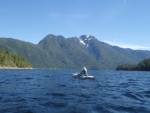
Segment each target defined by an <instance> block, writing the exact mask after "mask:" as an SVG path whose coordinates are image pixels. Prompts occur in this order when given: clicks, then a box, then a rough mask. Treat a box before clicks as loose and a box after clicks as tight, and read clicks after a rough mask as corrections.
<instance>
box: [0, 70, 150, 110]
mask: <svg viewBox="0 0 150 113" xmlns="http://www.w3.org/2000/svg"><path fill="white" fill-rule="evenodd" d="M75 72H79V70H34V69H33V70H7V69H6V70H0V113H150V72H138V71H97V70H89V71H88V73H89V75H93V76H95V80H91V79H82V78H74V77H72V73H75Z"/></svg>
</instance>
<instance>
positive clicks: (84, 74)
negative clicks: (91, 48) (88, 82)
mask: <svg viewBox="0 0 150 113" xmlns="http://www.w3.org/2000/svg"><path fill="white" fill-rule="evenodd" d="M80 74H81V75H83V76H88V73H87V69H86V67H84V68H83V69H82V71H81V73H80Z"/></svg>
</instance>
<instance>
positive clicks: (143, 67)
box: [116, 58, 150, 71]
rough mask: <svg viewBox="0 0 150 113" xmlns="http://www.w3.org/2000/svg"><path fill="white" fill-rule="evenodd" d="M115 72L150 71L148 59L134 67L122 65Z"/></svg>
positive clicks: (149, 60)
mask: <svg viewBox="0 0 150 113" xmlns="http://www.w3.org/2000/svg"><path fill="white" fill-rule="evenodd" d="M116 70H138V71H150V58H149V59H145V60H143V61H141V62H139V63H138V64H136V65H129V64H123V65H120V66H118V67H117V68H116Z"/></svg>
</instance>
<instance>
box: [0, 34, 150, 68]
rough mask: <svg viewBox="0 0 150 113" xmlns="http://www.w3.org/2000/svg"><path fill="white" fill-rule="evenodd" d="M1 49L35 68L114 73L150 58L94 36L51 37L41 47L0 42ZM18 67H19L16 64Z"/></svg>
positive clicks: (0, 39) (16, 42)
mask: <svg viewBox="0 0 150 113" xmlns="http://www.w3.org/2000/svg"><path fill="white" fill-rule="evenodd" d="M0 49H3V50H6V51H9V52H10V53H14V54H15V55H21V56H23V57H24V58H25V59H26V60H27V61H28V62H30V64H31V65H32V67H33V68H48V69H81V68H82V67H84V66H86V67H87V68H88V69H100V70H113V69H116V67H117V66H118V65H121V64H136V63H138V62H140V61H141V60H144V59H147V58H150V51H142V50H131V49H123V48H120V47H116V46H111V45H109V44H107V43H104V42H101V41H99V40H98V39H97V38H96V37H94V36H92V35H81V36H80V37H70V38H65V37H64V36H61V35H58V36H57V35H53V34H49V35H47V36H46V37H44V38H43V39H42V40H41V41H40V42H39V43H38V44H32V43H30V42H25V41H21V40H17V39H13V38H0ZM15 65H16V64H15Z"/></svg>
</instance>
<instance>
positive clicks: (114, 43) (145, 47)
mask: <svg viewBox="0 0 150 113" xmlns="http://www.w3.org/2000/svg"><path fill="white" fill-rule="evenodd" d="M104 42H105V43H108V44H110V45H112V46H118V47H121V48H130V49H133V50H150V47H147V46H140V45H131V44H126V43H120V42H116V41H114V42H111V41H106V40H105V41H104Z"/></svg>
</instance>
